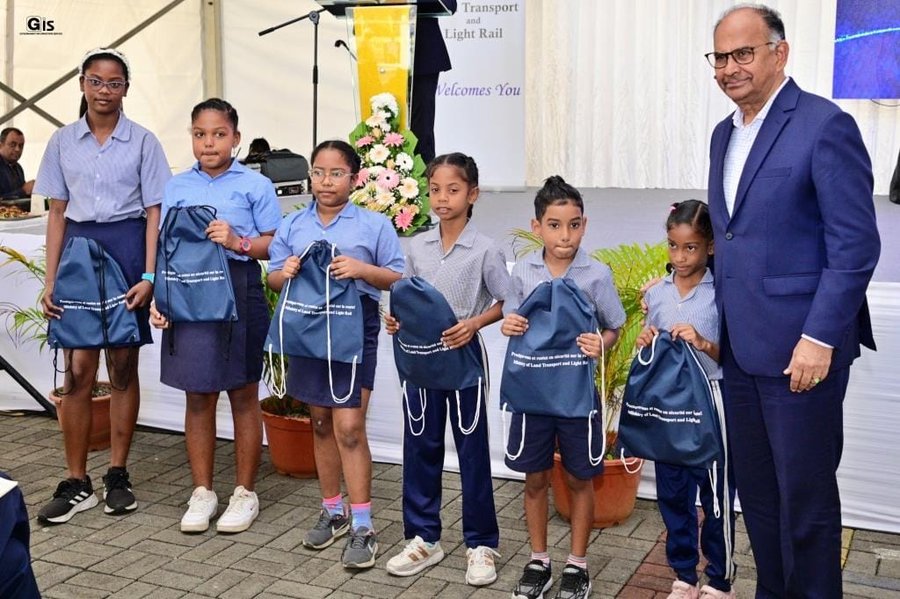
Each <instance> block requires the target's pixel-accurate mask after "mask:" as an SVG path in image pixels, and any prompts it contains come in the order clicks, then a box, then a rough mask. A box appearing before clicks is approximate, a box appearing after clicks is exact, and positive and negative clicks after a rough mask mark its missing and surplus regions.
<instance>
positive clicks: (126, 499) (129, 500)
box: [103, 466, 138, 515]
mask: <svg viewBox="0 0 900 599" xmlns="http://www.w3.org/2000/svg"><path fill="white" fill-rule="evenodd" d="M103 501H104V502H106V505H105V506H103V511H104V512H105V513H107V514H115V515H118V514H127V513H128V512H132V511H134V510H136V509H137V506H138V505H137V500H136V499H135V498H134V493H133V492H132V491H131V481H129V480H128V471H127V470H125V468H122V467H120V466H115V467H113V468H110V469H109V470H107V471H106V475H105V476H104V477H103Z"/></svg>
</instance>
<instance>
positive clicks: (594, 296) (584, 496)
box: [500, 176, 625, 599]
mask: <svg viewBox="0 0 900 599" xmlns="http://www.w3.org/2000/svg"><path fill="white" fill-rule="evenodd" d="M534 209H535V219H534V220H532V221H531V229H532V231H533V232H534V234H535V235H537V236H539V237H540V238H541V240H542V241H543V246H544V247H543V249H542V250H539V251H537V252H534V253H533V254H530V255H529V256H527V257H526V258H525V259H524V260H522V261H520V262H518V263H517V264H516V265H515V267H514V268H513V272H512V292H511V293H510V297H509V298H508V299H507V301H506V303H505V304H504V307H503V310H504V312H506V313H507V314H506V317H505V318H504V320H503V324H502V325H501V327H500V331H501V332H502V333H503V334H504V335H507V336H513V335H523V334H525V331H526V330H527V329H528V320H527V319H526V318H524V317H523V316H521V315H519V314H516V313H515V312H514V310H515V309H516V308H517V307H518V306H519V305H520V304H521V303H522V302H523V300H524V299H525V298H526V297H528V295H529V294H530V293H531V292H532V291H533V290H534V288H535V287H537V286H538V285H539V284H540V283H542V282H544V281H550V280H552V279H555V278H558V277H566V278H569V279H571V280H572V281H573V282H574V283H575V284H576V285H577V286H578V287H579V289H581V291H582V292H583V293H584V294H585V296H587V298H588V299H589V300H590V301H591V303H592V304H593V306H594V308H595V310H596V312H597V322H599V323H600V326H601V327H603V328H602V333H598V332H595V331H594V332H582V333H581V334H580V335H578V338H577V343H578V347H579V348H580V349H581V351H582V353H584V354H585V355H587V356H589V357H591V358H594V359H597V358H600V356H601V355H602V353H603V351H602V350H605V349H608V348H610V347H611V346H612V345H613V344H614V343H615V342H616V340H617V339H618V336H619V327H621V326H622V325H623V324H624V323H625V310H624V309H623V308H622V302H621V301H620V300H619V296H618V294H617V293H616V288H615V286H614V285H613V281H612V272H611V271H610V270H609V267H608V266H606V265H605V264H601V263H600V262H597V261H596V260H592V259H591V258H590V257H589V256H588V255H587V252H585V251H584V250H582V249H581V247H580V245H581V238H582V237H583V236H584V228H585V225H586V224H587V219H586V218H585V217H584V202H583V201H582V199H581V194H580V193H579V192H578V190H577V189H575V188H574V187H572V186H571V185H569V184H568V183H566V182H565V181H564V180H563V179H562V177H558V176H554V177H550V178H548V179H547V181H546V182H545V183H544V186H543V187H542V188H541V189H540V190H539V191H538V193H537V196H536V197H535V200H534ZM601 344H602V347H601ZM591 420H592V422H591ZM522 422H523V419H520V418H514V419H513V424H512V427H511V430H510V434H509V438H510V439H523V436H524V439H523V442H522V446H521V451H518V452H517V455H516V456H514V457H515V459H510V458H511V453H510V451H511V450H510V448H507V458H506V465H507V466H509V467H510V468H511V469H513V470H516V471H518V472H524V473H525V519H526V522H527V524H528V534H529V537H530V539H531V561H530V562H529V563H528V565H526V566H525V570H524V572H523V573H522V577H521V578H520V579H519V582H518V584H517V585H516V588H515V590H514V591H513V598H514V599H540V598H542V597H543V596H544V593H545V592H546V591H548V590H549V589H550V587H551V586H552V584H553V579H552V576H551V571H550V556H549V554H548V553H547V495H548V494H547V488H548V486H549V484H550V472H551V467H552V465H553V450H554V448H555V447H557V446H558V447H559V452H560V455H561V457H562V462H563V466H564V468H565V471H566V484H567V486H568V487H569V490H570V491H571V495H572V514H571V527H572V534H571V549H570V551H571V552H570V554H569V557H568V559H567V560H566V565H565V567H564V568H563V572H562V577H561V580H560V588H559V592H558V593H557V595H556V597H557V598H559V599H563V598H564V599H583V598H584V597H588V596H590V593H591V579H590V576H589V575H588V571H587V560H586V557H585V556H586V553H587V544H588V537H589V536H590V532H591V524H592V522H593V519H594V514H593V512H594V488H593V483H592V482H591V479H592V478H593V477H594V476H596V475H598V474H600V473H601V472H603V462H602V460H601V461H600V462H599V463H598V464H597V465H594V464H593V462H592V461H591V460H590V459H589V454H590V447H591V446H594V447H601V446H602V444H603V443H602V438H601V435H603V434H604V432H603V422H602V421H601V418H600V417H598V416H596V415H594V416H592V417H591V418H590V419H588V418H557V417H553V416H539V415H533V414H529V415H528V426H527V427H524V426H523V424H522ZM523 428H524V429H525V430H523ZM589 438H590V440H589ZM516 444H518V443H516Z"/></svg>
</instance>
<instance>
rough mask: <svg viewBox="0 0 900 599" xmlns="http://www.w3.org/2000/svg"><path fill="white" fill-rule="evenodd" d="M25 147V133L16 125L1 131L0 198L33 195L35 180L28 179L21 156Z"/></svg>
mask: <svg viewBox="0 0 900 599" xmlns="http://www.w3.org/2000/svg"><path fill="white" fill-rule="evenodd" d="M23 149H25V135H24V134H23V133H22V132H21V131H20V130H19V129H16V128H15V127H7V128H6V129H4V130H3V131H0V198H2V199H9V198H27V197H30V196H31V188H32V187H33V186H34V181H26V180H25V173H24V172H23V171H22V165H20V164H19V158H21V157H22V150H23Z"/></svg>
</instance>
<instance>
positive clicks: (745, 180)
mask: <svg viewBox="0 0 900 599" xmlns="http://www.w3.org/2000/svg"><path fill="white" fill-rule="evenodd" d="M799 96H800V88H799V87H797V84H796V83H794V81H793V79H792V80H790V81H788V83H787V85H785V87H784V89H782V90H781V93H780V94H778V96H777V97H776V98H775V101H774V102H773V103H772V107H771V108H770V109H769V114H767V115H766V118H765V120H764V121H763V124H762V127H760V129H759V134H758V135H757V136H756V141H754V142H753V148H752V149H751V150H750V155H749V156H747V162H746V163H745V164H744V170H743V171H742V172H741V180H740V182H739V183H738V188H737V193H736V194H735V198H734V210H732V212H731V218H734V217H735V216H736V215H737V213H738V210H740V208H741V204H742V203H743V201H744V198H745V197H746V195H747V190H748V189H749V188H750V183H751V182H752V181H753V178H754V177H756V173H757V171H758V170H759V167H760V166H762V163H763V161H764V160H765V159H766V156H768V155H769V151H770V150H771V149H772V146H773V145H775V141H776V140H777V139H778V136H779V135H780V134H781V130H782V129H783V128H784V126H785V125H786V124H787V122H788V121H789V120H790V113H791V112H792V111H793V110H794V108H795V107H796V106H797V99H798V98H799Z"/></svg>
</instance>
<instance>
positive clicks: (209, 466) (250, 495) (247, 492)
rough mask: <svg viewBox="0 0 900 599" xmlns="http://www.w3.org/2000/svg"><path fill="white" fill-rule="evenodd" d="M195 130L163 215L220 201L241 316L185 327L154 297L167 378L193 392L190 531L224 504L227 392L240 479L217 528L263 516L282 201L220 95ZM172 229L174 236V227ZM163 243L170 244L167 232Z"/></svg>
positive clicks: (216, 235) (194, 115) (194, 116)
mask: <svg viewBox="0 0 900 599" xmlns="http://www.w3.org/2000/svg"><path fill="white" fill-rule="evenodd" d="M191 139H192V145H193V151H194V157H195V158H196V159H197V162H196V164H194V166H193V167H191V168H190V169H189V170H187V171H185V172H183V173H180V174H178V175H176V176H175V177H173V178H172V179H171V180H170V181H169V184H168V185H166V193H165V201H164V204H163V217H165V215H166V214H167V213H170V211H171V210H172V209H175V208H185V207H188V206H211V207H213V208H214V209H215V211H216V216H215V220H213V221H211V222H210V223H209V226H208V228H207V229H206V237H207V239H208V240H209V241H210V242H212V243H217V244H220V245H222V246H223V247H224V248H225V255H226V257H227V262H228V271H229V278H230V279H231V286H232V290H233V292H234V298H235V305H236V307H237V320H236V321H234V322H229V323H227V324H223V323H221V322H179V323H178V324H177V327H175V328H176V329H177V333H176V331H175V330H174V329H173V328H171V327H170V326H169V325H170V322H169V319H168V317H169V316H171V315H167V314H161V313H160V312H159V311H158V310H157V306H156V304H155V303H154V304H153V305H151V307H150V315H151V321H150V322H151V324H153V326H155V327H157V328H160V329H163V338H162V344H163V347H164V348H165V349H163V351H162V352H161V356H160V377H159V378H160V381H162V383H163V384H165V385H168V386H170V387H174V388H176V389H181V390H182V391H184V392H185V395H186V405H185V417H184V432H185V436H184V442H185V446H186V447H187V453H188V458H189V462H190V465H191V478H192V482H193V486H194V491H193V493H192V494H191V498H190V500H189V501H188V509H187V511H186V512H185V513H184V516H182V518H181V531H182V532H203V531H205V530H207V529H208V528H209V522H210V520H211V519H212V518H213V517H215V515H216V512H218V509H219V499H218V496H217V495H216V493H215V491H214V490H213V484H212V483H213V465H214V457H215V448H216V404H217V403H218V399H219V394H220V393H221V392H222V391H225V392H226V393H227V394H228V400H229V402H230V405H231V416H232V419H233V422H234V453H235V479H236V480H235V483H236V484H235V488H234V491H233V492H232V493H231V496H230V498H229V502H228V507H227V508H226V509H225V511H224V512H223V513H222V515H221V516H220V517H219V519H218V521H217V522H216V531H217V532H224V533H237V532H243V531H245V530H247V529H248V528H250V525H251V524H253V521H254V520H256V517H257V516H258V515H259V498H258V497H257V496H256V492H255V491H254V488H255V483H256V472H257V470H258V469H259V460H260V455H261V453H262V416H261V414H260V407H259V381H260V378H262V364H263V343H264V342H265V338H266V331H267V330H268V327H269V313H268V308H267V306H266V298H265V295H264V294H263V287H262V271H261V269H260V266H259V262H257V260H264V259H266V258H268V257H269V244H270V243H271V241H272V235H273V234H274V233H275V229H276V228H278V225H279V223H280V222H281V209H280V208H279V206H278V199H277V198H276V197H275V188H274V187H273V186H272V182H271V181H269V180H268V179H266V178H265V177H263V176H262V175H260V174H259V173H257V172H254V171H252V170H250V169H249V168H247V167H246V166H244V165H243V164H241V163H240V162H239V161H237V160H235V159H234V157H233V153H234V151H235V148H237V146H238V145H239V144H240V143H241V133H240V131H239V130H238V113H237V110H235V108H234V107H233V106H232V105H231V104H229V103H228V102H226V101H225V100H221V99H219V98H210V99H208V100H205V101H203V102H201V103H199V104H197V105H196V106H195V107H194V109H193V111H191ZM173 214H174V213H173ZM163 222H165V218H163ZM163 229H164V231H163V235H164V236H165V235H166V234H167V231H168V230H170V229H167V228H166V227H165V226H164V227H163ZM160 243H163V244H166V239H165V237H162V238H161V239H160ZM164 247H165V246H164ZM176 255H177V250H176ZM163 266H165V264H163ZM158 284H159V285H165V284H166V282H165V281H159V283H158ZM160 289H164V288H160ZM195 313H196V312H195ZM169 348H171V349H169Z"/></svg>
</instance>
